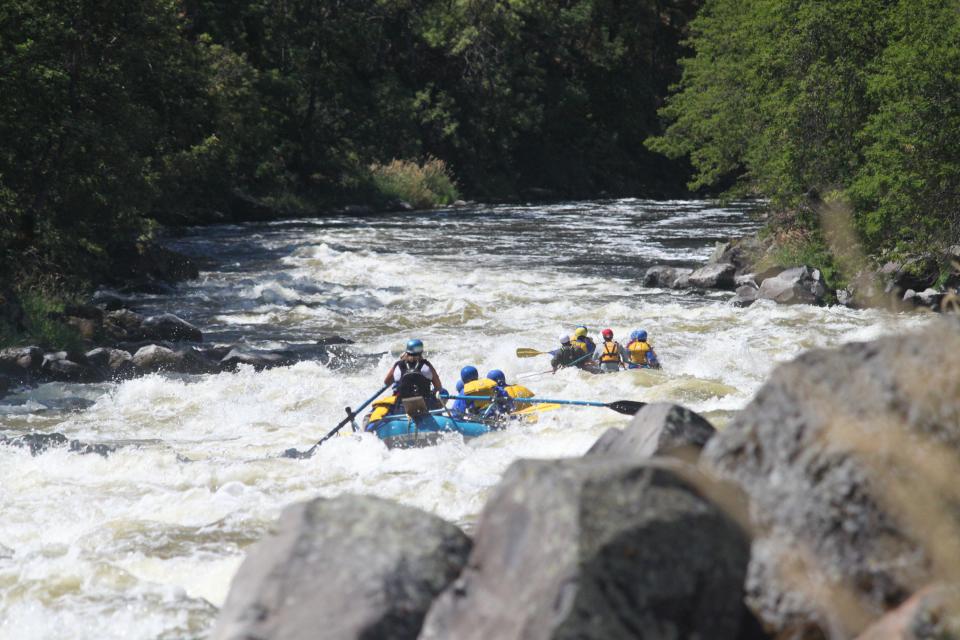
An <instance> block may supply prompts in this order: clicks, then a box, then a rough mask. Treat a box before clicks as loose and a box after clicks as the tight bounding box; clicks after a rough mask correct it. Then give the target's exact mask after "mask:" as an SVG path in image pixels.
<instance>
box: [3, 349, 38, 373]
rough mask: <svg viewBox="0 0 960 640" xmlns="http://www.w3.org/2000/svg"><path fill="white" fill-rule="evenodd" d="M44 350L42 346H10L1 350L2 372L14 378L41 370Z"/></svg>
mask: <svg viewBox="0 0 960 640" xmlns="http://www.w3.org/2000/svg"><path fill="white" fill-rule="evenodd" d="M42 365H43V350H41V349H40V347H10V348H8V349H4V350H2V351H0V372H3V373H6V374H8V375H10V376H13V377H14V378H19V377H22V376H23V375H25V374H35V373H39V372H40V367H41V366H42Z"/></svg>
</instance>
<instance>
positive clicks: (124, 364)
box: [86, 347, 136, 378]
mask: <svg viewBox="0 0 960 640" xmlns="http://www.w3.org/2000/svg"><path fill="white" fill-rule="evenodd" d="M86 358H87V363H88V364H90V365H91V366H94V367H96V368H97V369H99V370H100V371H102V372H104V374H105V377H110V378H116V377H122V376H127V375H130V374H132V373H133V372H134V370H135V368H136V367H135V366H134V364H133V356H132V355H131V354H130V352H129V351H124V350H123V349H111V348H109V347H98V348H96V349H92V350H90V351H88V352H87V353H86Z"/></svg>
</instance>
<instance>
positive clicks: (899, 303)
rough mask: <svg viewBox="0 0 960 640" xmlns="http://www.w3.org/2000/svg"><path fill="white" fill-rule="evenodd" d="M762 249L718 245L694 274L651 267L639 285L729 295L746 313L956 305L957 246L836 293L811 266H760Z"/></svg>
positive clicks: (751, 244) (744, 241)
mask: <svg viewBox="0 0 960 640" xmlns="http://www.w3.org/2000/svg"><path fill="white" fill-rule="evenodd" d="M763 252H764V248H763V247H762V245H761V243H760V241H759V240H758V239H757V238H756V237H755V236H752V237H747V238H740V239H736V240H730V241H728V242H725V243H718V245H717V248H716V250H715V251H714V253H713V255H712V256H711V258H710V259H709V261H708V262H707V264H705V265H704V266H702V267H700V268H698V269H691V268H683V267H674V266H669V265H655V266H652V267H650V268H649V269H647V270H646V272H645V273H644V275H643V280H642V282H643V285H644V286H647V287H660V288H664V289H693V290H709V289H713V290H721V291H731V292H733V293H734V295H733V297H732V298H731V299H730V303H731V304H733V305H736V306H738V307H747V306H750V305H751V304H753V303H754V302H756V301H757V300H770V301H772V302H776V303H778V304H816V305H828V304H841V305H844V306H847V307H851V308H870V307H880V308H885V309H894V310H911V309H917V308H925V309H929V310H931V311H943V310H956V309H957V308H958V304H960V298H958V287H960V245H957V246H953V247H950V248H949V249H948V250H947V251H945V252H944V253H943V255H923V256H917V257H914V258H910V259H908V260H904V261H902V262H886V263H884V264H883V265H878V266H876V267H874V268H872V269H864V270H861V271H860V272H858V273H857V274H855V276H854V277H853V278H852V279H851V280H850V282H848V283H845V286H843V287H842V288H838V287H836V286H833V283H830V282H827V280H826V279H825V278H824V275H823V272H822V271H821V269H819V268H817V266H816V265H804V264H800V265H789V264H787V265H775V266H762V265H763V262H765V260H764V258H763Z"/></svg>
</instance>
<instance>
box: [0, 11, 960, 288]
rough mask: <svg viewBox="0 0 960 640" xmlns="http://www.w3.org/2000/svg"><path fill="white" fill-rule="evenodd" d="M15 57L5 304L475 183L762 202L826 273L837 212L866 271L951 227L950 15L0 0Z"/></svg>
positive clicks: (956, 86)
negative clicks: (146, 261)
mask: <svg viewBox="0 0 960 640" xmlns="http://www.w3.org/2000/svg"><path fill="white" fill-rule="evenodd" d="M0 52H2V54H0V223H2V224H0V276H2V279H3V283H4V290H5V291H7V292H10V291H11V290H12V291H14V292H15V293H16V292H18V291H19V292H20V293H22V292H23V291H25V290H30V291H35V290H47V291H49V290H59V291H60V292H63V291H73V292H78V291H83V290H85V289H86V288H87V287H89V286H91V285H92V284H95V283H96V282H98V281H100V280H102V278H103V277H104V275H105V274H106V273H109V271H110V269H111V265H112V262H111V261H112V259H113V255H114V254H115V253H116V251H115V250H114V248H113V247H114V245H115V244H116V243H117V242H128V243H129V242H131V241H132V240H135V239H138V238H139V239H148V238H149V237H150V236H151V234H153V233H154V232H155V230H156V229H158V228H159V227H160V226H162V225H170V224H183V223H194V222H209V221H217V220H229V219H232V218H236V217H237V216H240V215H242V214H243V212H244V211H246V210H248V209H250V207H255V208H257V210H259V211H263V210H265V211H267V212H268V214H269V213H270V212H273V214H275V215H283V214H285V213H287V214H289V213H296V214H305V213H306V214H311V213H322V212H323V211H325V210H329V209H330V208H331V207H335V206H339V205H343V204H349V203H375V204H379V205H381V206H382V205H384V204H385V203H387V202H390V201H396V200H406V201H412V203H413V204H414V205H415V206H429V205H431V204H438V203H445V202H449V201H450V200H452V199H454V198H456V197H458V195H461V194H462V195H463V196H464V197H468V198H474V199H490V200H498V199H510V198H542V197H567V198H578V197H580V198H584V197H604V196H623V195H633V196H648V197H663V196H676V195H681V194H685V193H689V191H688V189H692V190H694V191H697V192H699V193H701V194H708V195H716V194H722V193H724V194H728V195H739V194H749V195H756V196H761V197H766V198H769V199H770V203H771V208H772V210H773V211H774V212H775V215H773V216H771V225H770V227H769V229H768V233H769V235H770V237H772V238H773V239H774V241H778V242H781V243H782V244H783V245H784V246H788V248H791V250H793V251H794V254H795V255H797V256H799V258H810V260H815V261H819V262H822V263H829V262H830V261H831V260H832V259H833V257H832V256H831V248H830V247H829V246H828V244H827V243H826V242H825V238H824V235H825V234H823V233H822V231H821V224H822V220H821V215H820V212H822V211H823V210H824V206H823V205H824V204H826V205H828V206H827V207H826V208H828V209H830V210H836V209H837V207H840V208H841V209H843V210H844V211H849V212H851V217H852V221H853V227H854V229H855V233H856V234H857V235H858V239H859V240H860V242H861V244H862V245H863V246H864V247H865V248H866V249H867V253H869V254H870V255H874V256H877V255H896V254H898V253H899V254H905V253H910V252H918V251H928V250H934V249H939V248H940V247H942V246H943V245H946V244H950V243H956V242H957V241H958V236H960V189H958V185H960V74H958V69H960V5H958V2H957V0H900V1H894V0H837V1H835V2H829V3H825V2H819V1H815V0H793V1H790V2H783V1H782V0H310V1H306V0H276V1H271V2H267V1H264V0H242V1H238V2H225V1H224V0H118V1H117V2H111V3H102V2H94V1H92V0H62V1H61V0H58V1H56V2H54V1H52V0H0ZM799 258H798V259H799ZM834 271H836V269H834Z"/></svg>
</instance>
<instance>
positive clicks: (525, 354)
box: [517, 347, 543, 358]
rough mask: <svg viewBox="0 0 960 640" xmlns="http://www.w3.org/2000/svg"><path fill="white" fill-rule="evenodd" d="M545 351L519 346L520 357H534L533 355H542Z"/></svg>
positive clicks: (518, 353)
mask: <svg viewBox="0 0 960 640" xmlns="http://www.w3.org/2000/svg"><path fill="white" fill-rule="evenodd" d="M542 354H543V351H537V350H536V349H527V348H525V347H519V348H518V349H517V357H518V358H532V357H533V356H539V355H542Z"/></svg>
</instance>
